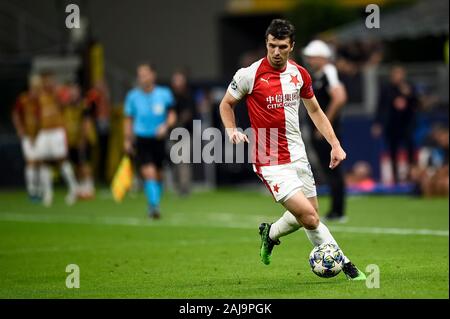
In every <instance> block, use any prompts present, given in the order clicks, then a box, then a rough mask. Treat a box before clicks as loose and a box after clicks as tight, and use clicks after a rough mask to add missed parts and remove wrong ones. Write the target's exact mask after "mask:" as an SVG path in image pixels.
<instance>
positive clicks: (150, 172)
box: [141, 165, 158, 179]
mask: <svg viewBox="0 0 450 319" xmlns="http://www.w3.org/2000/svg"><path fill="white" fill-rule="evenodd" d="M141 173H142V176H143V177H144V179H157V177H158V176H157V171H156V169H155V167H154V166H153V165H145V166H143V167H142V168H141Z"/></svg>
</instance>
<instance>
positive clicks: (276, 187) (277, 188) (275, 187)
mask: <svg viewBox="0 0 450 319" xmlns="http://www.w3.org/2000/svg"><path fill="white" fill-rule="evenodd" d="M273 190H274V192H275V193H278V191H279V190H280V187H279V186H278V184H275V185H273Z"/></svg>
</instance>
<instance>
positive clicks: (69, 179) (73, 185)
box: [61, 161, 77, 193]
mask: <svg viewBox="0 0 450 319" xmlns="http://www.w3.org/2000/svg"><path fill="white" fill-rule="evenodd" d="M61 174H62V176H63V177H64V180H65V181H66V183H67V186H68V187H69V192H70V193H74V192H76V190H77V180H76V179H75V174H74V173H73V169H72V165H70V163H69V162H68V161H64V162H63V163H62V165H61Z"/></svg>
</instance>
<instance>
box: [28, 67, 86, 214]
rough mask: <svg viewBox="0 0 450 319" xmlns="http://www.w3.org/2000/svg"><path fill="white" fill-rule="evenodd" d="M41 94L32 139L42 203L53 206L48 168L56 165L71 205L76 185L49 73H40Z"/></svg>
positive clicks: (73, 200) (75, 195) (61, 118)
mask: <svg viewBox="0 0 450 319" xmlns="http://www.w3.org/2000/svg"><path fill="white" fill-rule="evenodd" d="M41 79H42V91H41V92H40V95H39V132H38V135H37V137H36V150H37V154H38V159H39V160H40V161H41V163H42V164H41V166H40V174H39V175H40V181H41V186H42V191H43V203H44V205H45V206H50V205H51V204H52V203H53V178H52V169H51V167H52V165H54V164H57V165H58V166H59V168H60V170H61V175H62V176H63V178H64V180H65V182H66V184H67V186H68V193H67V196H66V203H67V204H68V205H72V204H74V203H75V202H76V200H77V189H78V185H77V181H76V179H75V174H74V172H73V168H72V165H71V164H70V162H69V160H68V147H67V135H66V130H65V125H64V115H63V109H62V107H61V105H60V103H59V101H58V98H57V95H56V89H55V88H56V85H55V81H54V76H53V73H51V72H42V73H41Z"/></svg>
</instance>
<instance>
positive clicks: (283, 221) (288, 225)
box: [269, 211, 301, 240]
mask: <svg viewBox="0 0 450 319" xmlns="http://www.w3.org/2000/svg"><path fill="white" fill-rule="evenodd" d="M300 227H301V226H300V224H299V223H298V221H297V219H296V218H295V216H294V215H292V213H291V212H290V211H286V212H285V213H284V214H283V216H281V218H280V219H278V220H277V221H276V222H275V223H273V224H272V226H271V227H270V233H269V237H270V238H271V239H272V240H277V239H278V238H280V237H283V236H286V235H289V234H290V233H293V232H295V231H296V230H298V229H299V228H300Z"/></svg>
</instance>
